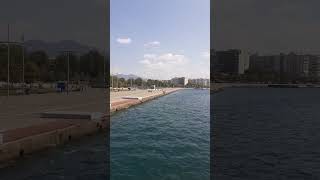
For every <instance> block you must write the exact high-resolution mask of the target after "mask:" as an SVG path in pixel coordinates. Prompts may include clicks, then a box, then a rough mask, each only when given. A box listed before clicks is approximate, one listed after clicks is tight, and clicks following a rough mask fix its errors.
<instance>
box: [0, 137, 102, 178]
mask: <svg viewBox="0 0 320 180" xmlns="http://www.w3.org/2000/svg"><path fill="white" fill-rule="evenodd" d="M106 141H107V140H106V135H105V133H100V134H98V135H97V134H96V135H92V136H90V137H84V138H82V139H81V140H74V142H71V143H70V144H66V145H64V146H61V147H58V148H53V149H50V150H48V151H44V152H38V153H35V154H34V155H32V156H28V157H25V158H24V159H19V160H18V161H17V162H16V163H14V164H13V166H12V167H8V168H4V169H0V180H106V179H107V174H106V172H107V171H106V167H107V166H106V163H107V158H106V157H107V153H106V144H107V143H106Z"/></svg>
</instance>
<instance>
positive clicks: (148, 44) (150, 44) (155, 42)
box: [144, 41, 160, 48]
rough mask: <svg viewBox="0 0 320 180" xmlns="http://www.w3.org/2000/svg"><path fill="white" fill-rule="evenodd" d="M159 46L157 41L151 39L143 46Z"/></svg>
mask: <svg viewBox="0 0 320 180" xmlns="http://www.w3.org/2000/svg"><path fill="white" fill-rule="evenodd" d="M159 46H160V42H159V41H152V42H148V43H146V44H144V47H146V48H152V47H159Z"/></svg>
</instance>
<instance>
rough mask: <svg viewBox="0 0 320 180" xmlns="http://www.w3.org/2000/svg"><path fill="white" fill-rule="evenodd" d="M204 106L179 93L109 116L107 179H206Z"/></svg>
mask: <svg viewBox="0 0 320 180" xmlns="http://www.w3.org/2000/svg"><path fill="white" fill-rule="evenodd" d="M209 103H210V94H209V91H208V90H181V91H178V92H175V93H173V94H170V95H167V96H164V97H161V98H159V99H156V100H153V101H150V102H147V103H145V104H142V105H139V106H136V107H133V108H130V109H128V110H126V111H123V112H119V113H117V114H115V115H113V116H112V121H111V122H112V123H111V144H110V145H111V179H112V180H122V179H123V180H125V179H131V180H135V179H136V180H143V179H146V180H150V179H153V180H156V179H161V180H162V179H166V180H170V179H174V180H179V179H183V180H197V179H199V180H205V179H209V174H210V171H209V169H210V163H209V161H210V160H209V158H210V152H209V151H210V122H209V121H210V109H209V108H210V104H209Z"/></svg>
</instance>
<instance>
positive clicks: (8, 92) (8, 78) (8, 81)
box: [7, 24, 10, 98]
mask: <svg viewBox="0 0 320 180" xmlns="http://www.w3.org/2000/svg"><path fill="white" fill-rule="evenodd" d="M9 83H10V25H9V24H8V75H7V97H8V98H9V96H10V87H9Z"/></svg>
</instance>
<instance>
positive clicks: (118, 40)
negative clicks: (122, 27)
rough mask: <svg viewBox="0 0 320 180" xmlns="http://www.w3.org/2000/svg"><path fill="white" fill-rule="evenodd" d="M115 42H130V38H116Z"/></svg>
mask: <svg viewBox="0 0 320 180" xmlns="http://www.w3.org/2000/svg"><path fill="white" fill-rule="evenodd" d="M117 42H118V43H120V44H130V43H131V42H132V40H131V38H118V39H117Z"/></svg>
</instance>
